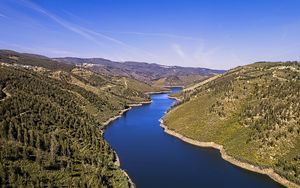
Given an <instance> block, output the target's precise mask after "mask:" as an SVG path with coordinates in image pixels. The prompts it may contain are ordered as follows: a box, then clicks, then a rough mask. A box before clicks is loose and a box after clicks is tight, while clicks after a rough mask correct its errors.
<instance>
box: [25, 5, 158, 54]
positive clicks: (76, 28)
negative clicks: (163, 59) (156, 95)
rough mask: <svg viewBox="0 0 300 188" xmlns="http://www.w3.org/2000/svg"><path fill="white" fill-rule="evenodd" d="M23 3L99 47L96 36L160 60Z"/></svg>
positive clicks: (35, 6)
mask: <svg viewBox="0 0 300 188" xmlns="http://www.w3.org/2000/svg"><path fill="white" fill-rule="evenodd" d="M22 2H23V5H24V6H26V7H28V8H31V9H32V10H35V11H37V12H39V13H42V14H44V15H45V16H47V17H48V18H50V19H51V20H53V21H55V22H56V23H58V24H59V25H61V26H62V27H64V28H65V29H67V30H70V31H72V32H74V33H77V34H79V35H81V36H82V37H84V38H86V39H88V40H90V41H92V42H94V43H96V44H98V45H103V44H102V43H101V42H99V40H98V39H97V38H96V36H97V37H100V38H102V39H105V40H108V41H110V42H113V43H115V44H117V45H121V46H124V47H126V48H130V49H132V50H134V51H140V52H143V53H144V54H145V55H147V56H151V57H152V58H155V59H159V58H158V57H157V56H155V55H154V54H152V53H150V52H147V51H145V50H143V49H139V48H136V47H134V46H131V45H128V44H126V43H124V42H123V41H120V40H118V39H115V38H112V37H110V36H107V35H104V34H102V33H100V32H96V31H93V30H90V29H87V28H84V27H80V26H76V25H74V24H71V23H70V22H68V21H65V20H63V19H61V18H59V17H57V16H55V15H53V14H51V13H49V12H47V11H46V10H44V9H42V8H41V7H39V6H37V5H36V4H34V3H32V2H29V1H25V0H22ZM131 53H132V52H131ZM137 54H140V53H137Z"/></svg>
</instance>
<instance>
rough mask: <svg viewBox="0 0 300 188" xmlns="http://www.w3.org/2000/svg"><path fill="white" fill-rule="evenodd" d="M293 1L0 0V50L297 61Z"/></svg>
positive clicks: (299, 22) (195, 60)
mask: <svg viewBox="0 0 300 188" xmlns="http://www.w3.org/2000/svg"><path fill="white" fill-rule="evenodd" d="M299 9H300V1H299V0H247V1H234V0H202V1H196V0H181V1H179V0H147V1H146V0H114V1H112V0H100V1H97V0H90V1H79V0H75V1H74V0H64V1H60V0H51V1H43V0H35V1H33V0H32V1H29V0H20V1H19V0H1V1H0V35H1V38H0V48H1V49H11V50H16V51H21V52H29V53H37V54H42V55H46V56H50V57H65V56H75V57H101V58H107V59H111V60H117V61H128V60H133V61H144V62H149V63H159V64H165V65H179V66H193V67H207V68H216V69H229V68H233V67H235V66H238V65H243V64H248V63H253V62H255V61H289V60H291V61H292V60H300V35H299V33H300V14H299Z"/></svg>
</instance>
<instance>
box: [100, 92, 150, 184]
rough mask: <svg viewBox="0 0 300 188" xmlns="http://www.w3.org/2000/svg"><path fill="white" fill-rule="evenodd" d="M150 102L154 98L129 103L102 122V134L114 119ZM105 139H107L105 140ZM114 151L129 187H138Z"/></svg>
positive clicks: (115, 162)
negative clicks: (126, 106) (122, 166)
mask: <svg viewBox="0 0 300 188" xmlns="http://www.w3.org/2000/svg"><path fill="white" fill-rule="evenodd" d="M153 94H154V93H153ZM150 103H152V100H151V101H141V102H139V103H136V104H129V105H128V108H126V109H123V110H121V111H120V112H119V114H117V115H116V116H114V117H111V118H109V119H108V120H107V121H105V122H104V123H102V128H101V133H102V136H103V133H104V131H105V129H106V127H107V126H108V125H109V124H110V123H111V122H112V121H114V120H116V119H118V118H120V117H122V115H123V114H124V113H125V112H127V111H129V110H131V109H132V108H133V107H137V106H142V105H145V104H150ZM105 141H106V140H105ZM106 142H107V141H106ZM108 144H109V143H108ZM112 150H113V149H112ZM113 153H114V156H115V160H114V161H113V162H114V164H115V165H116V166H117V167H119V168H120V170H121V172H123V174H124V175H125V176H126V177H127V180H128V183H129V187H130V188H136V186H135V184H134V182H133V181H132V179H131V178H130V176H129V175H128V173H127V172H126V171H125V170H124V169H122V168H121V161H120V158H119V156H118V154H117V152H116V151H115V150H113Z"/></svg>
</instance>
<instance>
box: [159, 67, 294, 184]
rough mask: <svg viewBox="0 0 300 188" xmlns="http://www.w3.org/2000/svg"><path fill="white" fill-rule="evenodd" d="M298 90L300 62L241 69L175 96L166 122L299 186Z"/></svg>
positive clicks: (179, 130) (171, 126)
mask: <svg viewBox="0 0 300 188" xmlns="http://www.w3.org/2000/svg"><path fill="white" fill-rule="evenodd" d="M299 91H300V63H299V62H286V63H281V62H279V63H268V62H259V63H255V64H252V65H247V66H243V67H237V68H235V69H232V70H230V71H228V72H226V73H224V74H223V75H221V76H219V77H215V78H214V79H211V80H209V81H208V82H204V83H203V84H196V85H195V86H191V87H190V88H187V89H185V90H184V91H183V92H182V93H180V94H177V95H175V97H177V98H179V99H181V102H178V104H177V105H176V106H174V107H173V108H172V109H171V110H170V111H169V112H168V113H167V115H166V116H165V117H164V123H165V124H166V125H167V126H168V127H169V128H170V129H173V130H175V131H176V132H179V133H181V134H183V135H184V136H186V137H189V138H192V139H196V140H199V141H213V142H215V143H217V144H221V145H224V148H225V150H226V152H227V153H228V154H229V155H232V156H234V157H235V158H237V159H239V160H241V161H244V162H248V163H251V164H255V165H259V166H262V167H271V168H273V169H274V170H275V171H276V172H277V173H278V174H280V175H282V176H283V177H285V178H287V179H288V180H290V181H293V182H295V183H297V184H300V92H299ZM179 114H180V115H179Z"/></svg>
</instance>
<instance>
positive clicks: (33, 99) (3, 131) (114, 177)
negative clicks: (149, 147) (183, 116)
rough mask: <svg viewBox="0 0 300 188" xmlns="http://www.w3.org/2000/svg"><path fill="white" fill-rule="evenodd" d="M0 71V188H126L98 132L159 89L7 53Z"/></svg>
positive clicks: (113, 155) (124, 176)
mask: <svg viewBox="0 0 300 188" xmlns="http://www.w3.org/2000/svg"><path fill="white" fill-rule="evenodd" d="M24 59H26V60H24ZM39 59H40V61H39ZM23 60H24V64H25V65H26V66H24V64H22V63H23ZM0 63H1V64H0V91H1V92H0V186H1V187H2V186H3V187H19V186H24V187H45V186H49V187H129V186H130V185H129V183H128V178H127V177H126V175H125V174H124V173H123V172H122V171H121V170H120V168H119V167H118V166H117V165H116V164H115V163H114V161H115V160H116V156H115V154H114V152H113V150H112V149H111V148H110V146H109V145H108V144H107V143H106V142H105V141H104V139H103V137H102V130H101V129H103V128H104V127H103V123H104V122H105V121H107V120H108V119H109V118H112V117H113V116H115V115H117V114H119V112H120V111H121V110H123V109H125V108H128V105H129V104H132V103H138V102H141V101H147V100H149V99H148V96H147V95H145V94H144V92H146V91H157V90H159V88H153V87H151V86H149V85H147V84H145V83H141V82H138V81H136V80H134V79H129V78H125V77H116V76H115V77H114V76H105V75H101V74H96V73H94V72H92V71H90V70H88V69H85V68H82V67H75V66H69V65H65V64H62V63H59V62H55V61H53V60H50V59H47V58H45V57H40V56H33V55H30V56H28V55H27V54H25V55H24V54H19V53H15V52H10V51H5V53H3V52H2V53H1V55H0ZM41 66H42V67H41Z"/></svg>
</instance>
